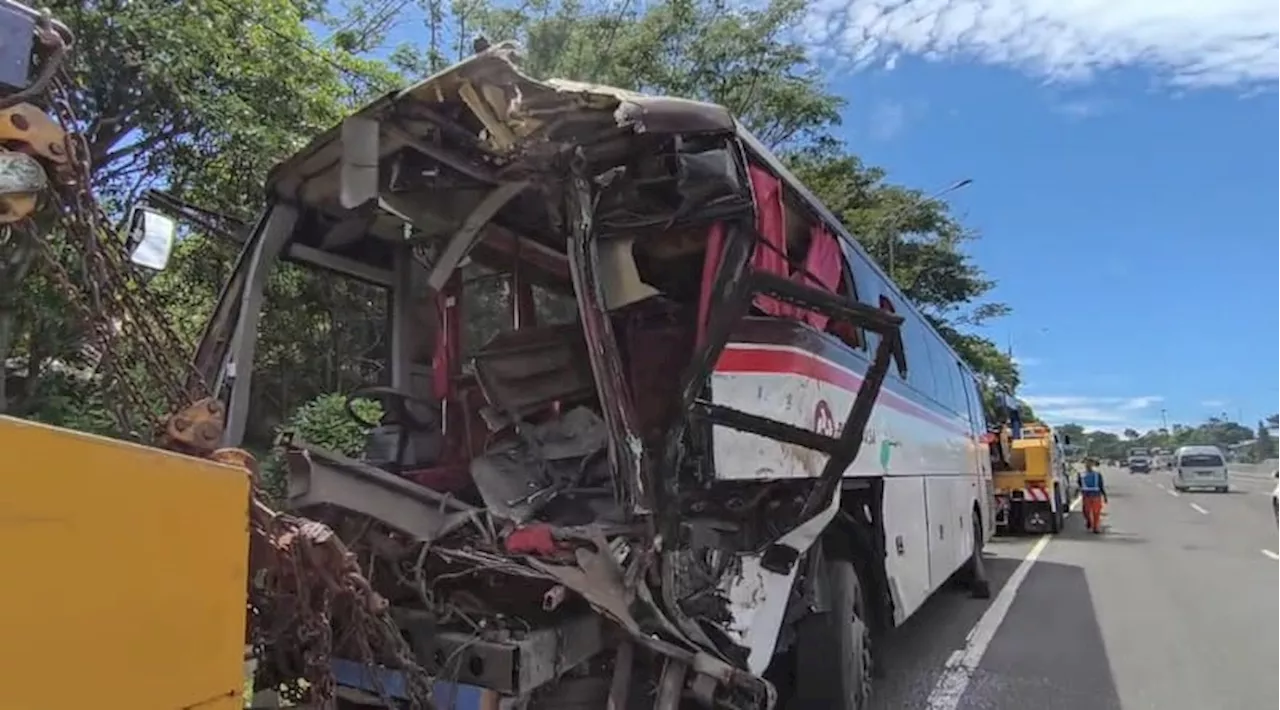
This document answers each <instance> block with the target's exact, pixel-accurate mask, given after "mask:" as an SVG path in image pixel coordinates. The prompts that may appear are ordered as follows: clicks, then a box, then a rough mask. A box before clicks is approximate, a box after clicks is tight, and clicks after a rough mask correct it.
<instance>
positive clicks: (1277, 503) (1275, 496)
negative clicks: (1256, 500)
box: [1271, 471, 1280, 523]
mask: <svg viewBox="0 0 1280 710" xmlns="http://www.w3.org/2000/svg"><path fill="white" fill-rule="evenodd" d="M1271 477H1272V478H1274V479H1276V487H1275V488H1272V489H1271V512H1273V513H1275V516H1276V522H1277V523H1280V471H1272V472H1271Z"/></svg>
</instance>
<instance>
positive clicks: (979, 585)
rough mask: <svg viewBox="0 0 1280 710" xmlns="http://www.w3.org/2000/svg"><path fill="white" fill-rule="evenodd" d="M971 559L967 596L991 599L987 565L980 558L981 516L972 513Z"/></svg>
mask: <svg viewBox="0 0 1280 710" xmlns="http://www.w3.org/2000/svg"><path fill="white" fill-rule="evenodd" d="M972 520H973V524H972V528H973V557H970V558H969V574H968V578H969V595H970V596H972V597H973V598H974V599H990V598H991V579H990V578H989V577H987V563H986V561H985V560H984V559H983V558H982V547H983V545H984V544H985V540H984V539H983V535H982V516H980V515H978V511H976V510H975V511H973V516H972Z"/></svg>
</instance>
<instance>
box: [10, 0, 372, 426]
mask: <svg viewBox="0 0 1280 710" xmlns="http://www.w3.org/2000/svg"><path fill="white" fill-rule="evenodd" d="M50 7H51V9H52V11H53V14H54V15H55V16H56V17H58V18H60V19H62V20H63V21H65V22H67V23H68V24H69V25H70V26H71V27H72V29H73V30H74V31H75V32H76V34H77V37H78V38H79V44H78V46H77V48H76V53H75V54H74V57H73V61H72V64H71V66H70V67H69V69H70V70H71V71H70V73H71V75H72V77H73V79H74V80H75V81H76V82H77V83H78V86H79V87H80V88H79V90H78V92H77V96H76V99H77V104H78V105H79V107H80V110H81V120H82V126H81V127H82V128H83V130H84V133H85V135H86V136H87V137H88V139H89V149H90V154H91V158H92V167H93V184H94V187H95V188H96V190H97V191H98V193H99V194H100V195H102V196H104V197H105V198H106V199H107V204H108V205H109V206H112V205H114V206H115V207H117V208H118V207H120V206H122V205H124V204H127V203H128V202H129V201H130V200H132V199H133V197H134V196H135V195H136V194H138V191H139V190H141V189H142V188H145V187H148V186H153V185H163V186H164V187H166V188H167V189H168V190H170V191H172V192H174V193H176V194H177V195H179V196H182V197H187V198H190V199H192V200H193V201H197V202H199V203H201V204H202V205H205V206H208V207H212V208H214V209H220V210H223V211H226V212H230V213H232V214H233V215H236V216H239V217H241V218H245V217H248V216H251V215H252V214H253V213H254V212H255V211H256V210H257V208H258V204H259V201H260V199H261V195H262V187H261V186H262V182H263V179H264V177H265V174H266V171H267V169H268V168H269V167H270V166H271V165H273V164H274V163H275V162H276V161H278V160H279V159H281V158H283V157H285V156H287V155H289V154H290V153H292V152H294V151H295V150H297V149H298V148H299V147H300V146H301V145H302V144H303V143H304V142H305V141H306V140H308V139H310V138H311V137H312V136H314V135H316V134H317V133H319V132H321V131H323V130H325V129H327V128H329V127H330V126H332V125H334V124H335V123H336V122H337V121H338V120H339V119H340V118H341V116H342V115H344V113H345V112H346V111H347V110H348V109H349V108H351V107H352V106H354V105H356V104H357V103H359V102H362V101H363V100H364V99H365V97H367V96H368V95H369V94H370V92H372V91H381V90H382V89H383V88H385V87H388V86H390V85H392V84H393V83H394V80H395V74H394V72H392V71H391V70H390V69H388V68H386V67H384V66H383V65H382V63H380V62H377V61H373V60H369V59H362V58H359V57H356V56H354V55H352V54H351V53H350V52H346V51H344V50H343V49H341V48H339V47H336V46H334V45H332V44H325V43H322V42H320V41H319V40H317V39H316V38H315V37H314V36H313V35H312V34H311V33H310V32H309V30H308V29H307V26H306V23H307V22H308V21H312V20H315V19H316V18H318V17H319V16H320V15H319V13H320V9H321V8H320V7H319V4H318V3H297V2H292V1H291V0H267V1H265V2H261V3H256V4H255V5H254V6H253V7H252V8H251V9H249V10H246V9H244V8H240V7H238V6H237V4H235V3H227V2H225V0H195V1H193V2H188V3H180V4H174V3H171V2H167V1H164V0H140V1H138V2H129V3H121V2H107V3H85V2H76V1H71V0H56V1H55V2H53V3H52V4H51V5H50ZM104 57H110V58H112V59H111V61H103V58H104ZM57 237H58V235H50V239H51V240H52V242H53V243H56V241H57ZM237 248H238V246H237V245H235V244H232V243H228V242H226V241H225V240H223V239H220V238H207V236H206V235H199V234H192V235H189V236H188V238H187V239H185V240H184V241H183V242H182V243H181V244H180V245H179V247H178V249H177V253H176V254H175V255H174V258H173V260H172V261H171V262H170V269H169V270H168V271H166V272H165V273H163V274H161V275H159V276H158V277H157V278H156V279H154V280H153V281H152V282H151V284H150V288H151V289H152V291H154V292H155V293H156V294H158V296H159V297H160V298H161V300H162V302H163V303H164V304H165V305H166V306H167V311H168V313H169V316H170V320H172V322H173V323H174V325H175V327H176V329H177V330H178V331H179V333H180V334H181V335H183V336H185V337H186V338H187V339H188V343H187V344H188V345H190V344H191V343H190V341H191V340H192V339H194V337H195V335H196V334H197V333H199V331H200V329H201V327H202V326H203V322H204V319H205V318H206V317H207V315H208V313H209V312H210V310H211V308H212V304H213V300H214V298H215V297H216V296H217V293H218V291H219V289H220V288H221V283H222V280H223V278H224V277H225V275H226V273H227V271H228V269H229V264H230V259H231V258H232V257H233V256H234V254H235V253H236V251H237ZM14 283H15V282H14V281H6V282H5V284H4V285H5V286H12V285H13V284H14ZM20 288H21V291H20V292H18V295H17V296H16V297H12V296H11V297H9V298H6V297H5V294H3V293H0V333H3V332H5V327H6V324H8V326H7V327H9V330H10V331H11V332H13V333H14V337H13V338H12V344H13V347H12V348H11V352H10V353H8V354H10V355H12V356H14V357H15V358H16V360H18V361H20V362H23V363H24V364H25V367H24V368H23V377H21V378H19V379H18V380H16V382H15V385H16V392H15V396H14V397H13V400H14V401H15V402H16V404H17V405H18V406H17V408H18V410H19V411H20V412H28V413H35V412H39V413H40V415H41V416H43V417H46V418H51V419H57V414H56V411H54V409H53V408H52V404H53V401H52V400H51V401H47V402H45V401H40V400H39V395H40V394H41V393H42V392H44V391H46V390H45V389H41V388H38V387H36V386H35V385H34V383H36V382H39V381H40V379H41V377H42V376H43V375H44V374H46V372H47V370H48V368H49V367H51V366H52V365H54V364H57V363H59V362H64V361H66V360H68V359H69V358H71V357H72V356H73V355H74V354H75V352H76V349H77V347H78V345H79V343H78V341H79V340H80V339H81V338H82V336H81V334H80V332H81V329H82V326H81V324H78V323H76V322H75V321H74V320H73V319H69V318H68V317H67V313H68V312H70V309H69V308H68V306H67V304H66V302H65V297H64V294H63V293H62V292H61V291H60V290H59V289H57V288H54V287H53V286H52V285H51V284H50V283H49V281H48V279H47V278H45V277H44V275H42V274H40V273H39V269H36V270H35V272H34V273H32V274H29V275H28V278H27V279H25V280H23V281H22V282H21V284H20ZM270 291H271V294H272V297H273V298H272V299H271V303H270V305H269V307H268V309H267V314H266V316H265V318H266V323H265V324H264V329H263V331H264V333H267V334H268V335H269V337H268V338H267V342H266V343H265V345H264V348H263V353H264V358H263V359H264V362H265V363H266V364H267V365H268V367H267V368H266V369H264V373H263V374H264V377H263V378H262V380H263V382H262V384H263V386H264V396H263V397H259V398H255V405H259V404H260V403H261V404H260V406H264V407H267V408H268V409H270V408H272V406H273V405H274V404H277V402H276V400H279V399H281V398H282V395H279V394H278V393H280V392H282V391H287V390H291V389H293V387H292V385H293V384H296V383H302V384H304V385H308V383H310V385H309V386H304V387H301V388H300V389H301V391H302V395H301V399H299V400H296V401H305V400H306V399H307V398H309V397H312V396H315V395H316V394H319V393H320V392H321V391H330V390H324V389H323V385H326V384H328V385H332V384H333V383H335V382H339V381H342V380H343V377H341V376H340V374H339V373H338V371H339V370H341V369H342V367H345V366H346V365H347V364H348V363H363V362H364V361H363V360H361V359H360V356H362V355H364V354H365V352H366V351H367V350H368V349H369V347H370V346H369V344H368V343H364V342H362V343H360V344H358V345H353V346H352V350H351V351H352V352H353V353H354V354H353V355H352V356H351V357H345V356H346V355H348V354H349V353H348V352H346V351H344V352H340V353H335V354H334V355H333V356H332V357H330V358H314V357H304V353H308V352H317V351H320V352H331V351H332V350H333V348H332V345H333V343H334V342H335V340H336V341H337V342H339V344H341V343H343V342H346V341H347V340H349V336H350V335H351V334H350V333H345V334H344V333H338V334H335V333H334V332H332V330H333V329H329V328H325V327H323V326H322V327H317V322H318V321H324V320H325V319H326V318H328V317H329V316H332V315H333V314H334V313H335V312H338V311H356V310H359V309H364V310H367V311H369V312H370V315H371V316H374V315H376V313H377V311H378V310H379V309H380V307H381V304H380V302H379V301H377V299H376V298H375V299H373V300H374V301H375V302H376V303H377V304H378V305H376V306H374V307H372V308H370V296H369V294H367V293H366V292H363V291H361V289H359V288H356V287H350V288H348V287H347V286H344V285H340V286H339V287H337V288H329V287H328V284H327V283H326V282H324V281H322V280H321V279H319V278H318V277H312V276H309V275H301V274H298V273H297V272H296V270H291V269H283V270H282V271H281V272H280V273H279V274H277V275H276V277H275V278H273V281H272V284H271V286H270ZM291 299H292V301H291ZM5 303H16V304H18V305H17V307H16V308H9V309H5V308H3V304H5ZM361 335H366V334H364V333H361ZM366 340H367V338H366ZM286 343H287V344H286ZM3 344H4V343H0V346H2V345H3ZM5 354H6V353H3V352H0V356H2V355H5ZM335 363H341V364H342V367H340V366H338V365H335ZM365 369H367V368H365ZM347 379H348V380H349V379H350V378H347ZM284 380H288V382H285V381H284ZM285 399H288V398H287V397H285ZM296 401H291V402H285V403H281V404H279V408H280V409H281V411H276V412H266V414H268V415H269V416H267V419H269V420H274V421H276V422H278V421H280V420H281V419H282V417H283V416H284V414H285V412H286V411H287V409H288V408H289V407H290V406H292V404H294V403H296ZM68 416H70V413H68ZM273 426H274V424H272V423H270V422H268V423H266V424H264V425H263V428H262V429H261V430H260V431H258V432H256V433H257V434H258V435H259V438H263V439H269V436H270V432H271V430H272V427H273Z"/></svg>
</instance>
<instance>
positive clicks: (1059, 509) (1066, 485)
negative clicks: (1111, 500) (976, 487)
mask: <svg viewBox="0 0 1280 710" xmlns="http://www.w3.org/2000/svg"><path fill="white" fill-rule="evenodd" d="M1003 406H1004V409H1005V410H1006V411H1007V412H1009V416H1008V420H1007V421H1006V423H1004V424H1002V425H1000V426H998V427H997V428H996V431H994V432H992V435H991V436H990V437H989V441H990V442H991V445H992V464H993V466H992V468H993V488H994V496H995V511H996V512H995V523H996V531H997V533H1000V534H1015V533H1031V534H1042V533H1055V534H1056V533H1058V532H1061V530H1062V528H1063V525H1064V523H1065V520H1066V516H1067V514H1068V513H1069V510H1070V502H1071V499H1072V480H1071V472H1070V467H1069V466H1068V464H1067V458H1066V454H1065V450H1064V448H1063V447H1064V446H1066V445H1069V444H1070V443H1071V441H1070V437H1069V436H1067V435H1061V436H1059V434H1058V433H1057V432H1055V431H1054V430H1053V429H1052V428H1051V427H1049V426H1048V425H1047V424H1044V423H1041V422H1026V423H1023V422H1022V421H1021V418H1020V416H1019V415H1018V413H1017V404H1016V401H1014V400H1013V399H1012V398H1005V399H1004V401H1003Z"/></svg>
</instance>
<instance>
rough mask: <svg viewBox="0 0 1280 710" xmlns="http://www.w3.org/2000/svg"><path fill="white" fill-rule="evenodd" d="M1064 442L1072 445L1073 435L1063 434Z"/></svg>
mask: <svg viewBox="0 0 1280 710" xmlns="http://www.w3.org/2000/svg"><path fill="white" fill-rule="evenodd" d="M1062 443H1063V444H1065V445H1066V446H1071V435H1070V434H1063V435H1062Z"/></svg>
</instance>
